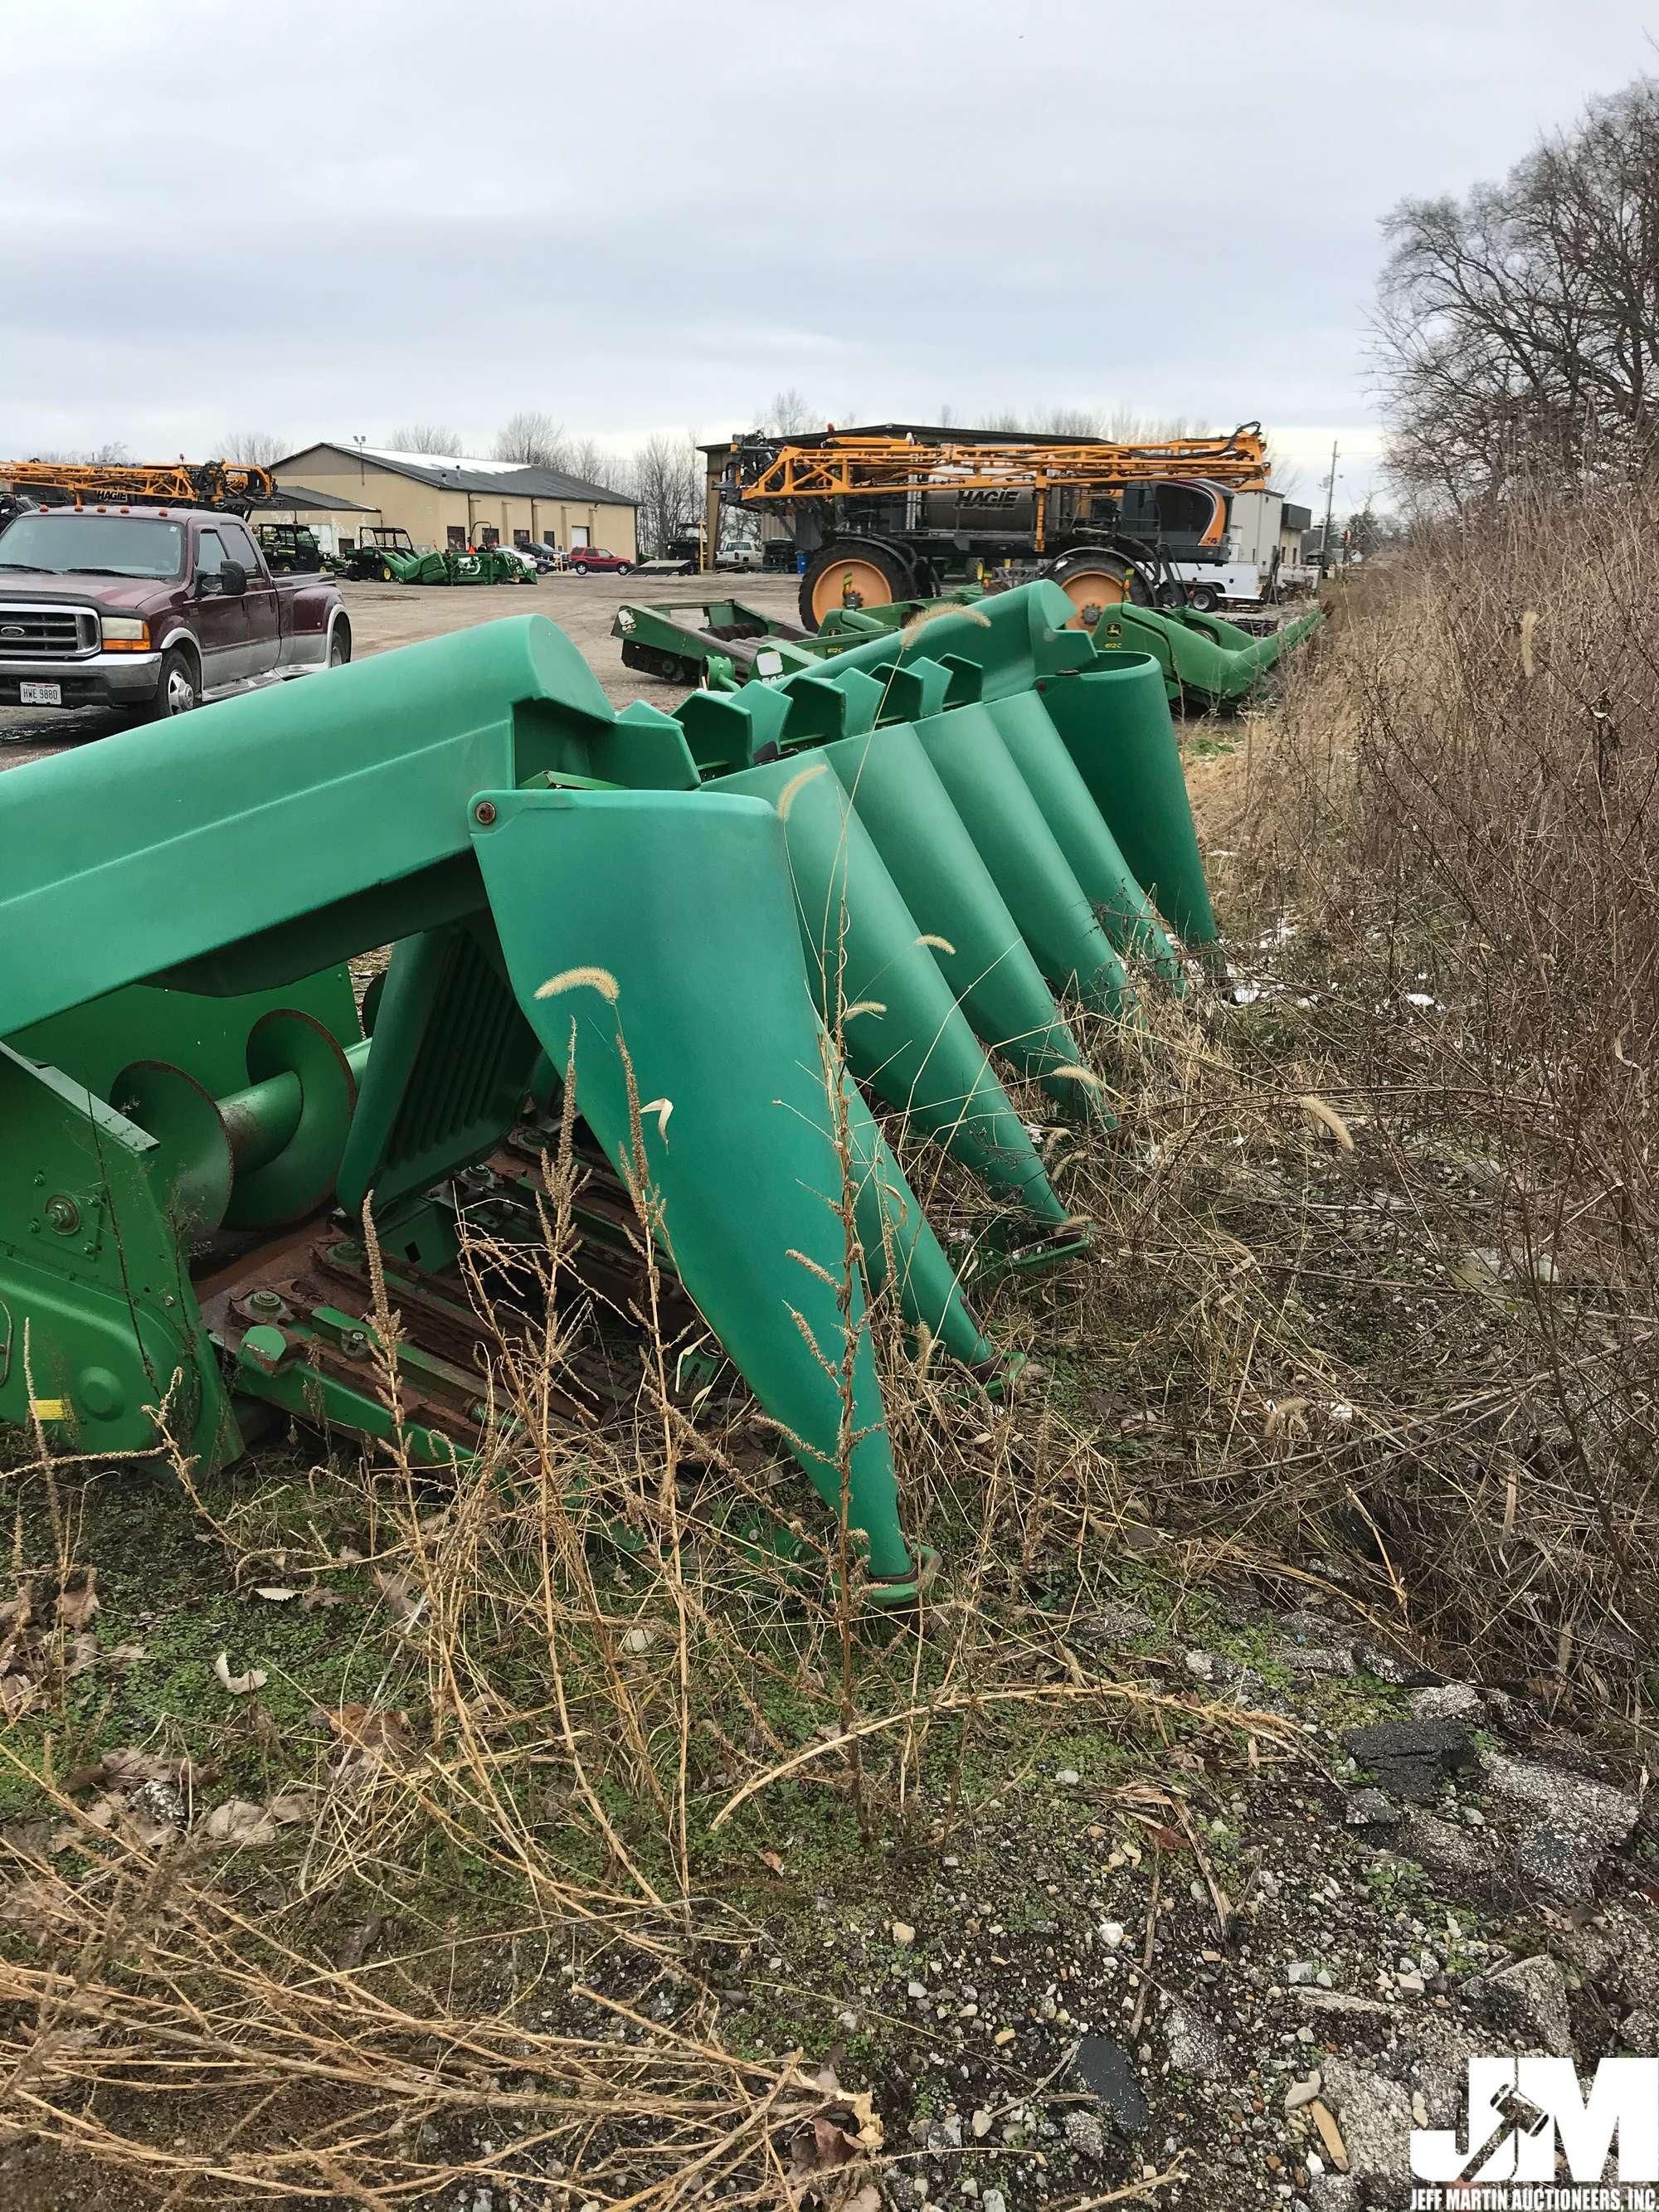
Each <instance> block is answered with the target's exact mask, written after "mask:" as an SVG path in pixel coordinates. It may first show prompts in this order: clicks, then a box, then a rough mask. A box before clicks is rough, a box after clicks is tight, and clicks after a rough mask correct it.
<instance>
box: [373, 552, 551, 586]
mask: <svg viewBox="0 0 1659 2212" xmlns="http://www.w3.org/2000/svg"><path fill="white" fill-rule="evenodd" d="M374 558H375V561H376V563H377V564H378V568H379V570H380V573H381V574H385V575H387V576H389V577H391V578H392V579H393V580H395V581H397V582H398V583H399V584H533V583H534V582H535V581H536V580H537V578H536V574H535V571H534V570H533V569H532V568H526V567H525V564H524V562H522V561H519V560H515V559H514V557H513V555H512V554H510V553H508V552H506V551H504V550H502V548H501V547H500V546H499V545H481V546H478V547H477V549H476V550H472V551H469V552H465V553H460V552H457V551H456V550H454V548H453V546H446V547H445V548H443V549H442V550H441V551H436V552H429V553H399V552H398V551H396V550H393V549H387V550H385V551H381V552H377V553H376V555H375V556H374Z"/></svg>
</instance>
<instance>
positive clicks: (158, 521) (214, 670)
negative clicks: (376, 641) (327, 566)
mask: <svg viewBox="0 0 1659 2212" xmlns="http://www.w3.org/2000/svg"><path fill="white" fill-rule="evenodd" d="M350 658H351V625H350V623H349V622H348V621H347V619H346V613H345V607H344V604H343V601H342V599H341V598H340V594H339V592H337V590H336V589H335V587H334V586H333V585H332V584H331V583H330V582H329V581H328V580H326V579H325V578H323V577H319V576H273V575H272V574H271V573H270V568H268V567H267V565H266V562H265V557H264V554H263V553H262V552H261V551H260V550H259V548H258V544H256V542H255V540H254V538H253V535H252V532H251V531H250V530H249V529H248V527H247V526H246V524H245V523H243V522H241V521H240V520H238V519H237V518H236V516H234V515H232V514H221V513H216V512H210V511H204V510H200V509H197V508H185V507H26V508H25V509H24V510H23V512H22V513H21V514H18V515H16V516H15V517H14V519H13V520H11V521H10V522H9V523H8V524H7V526H6V527H5V528H4V530H3V531H0V704H5V705H9V706H14V707H117V708H122V709H124V710H125V712H127V713H129V714H133V715H135V716H137V718H139V719H140V720H144V721H151V720H159V719H160V718H161V717H162V716H164V715H167V714H188V713H189V711H190V709H191V708H192V707H199V706H200V705H201V704H202V703H203V702H204V701H205V700H209V699H217V698H222V697H224V696H226V695H227V694H228V693H231V692H235V691H242V690H248V689H249V688H250V687H251V686H252V685H255V684H270V683H274V682H276V680H278V679H279V678H283V677H288V676H301V675H305V674H307V673H309V672H310V671H312V670H313V669H319V668H335V667H337V666H338V665H340V663H341V662H342V661H345V660H349V659H350Z"/></svg>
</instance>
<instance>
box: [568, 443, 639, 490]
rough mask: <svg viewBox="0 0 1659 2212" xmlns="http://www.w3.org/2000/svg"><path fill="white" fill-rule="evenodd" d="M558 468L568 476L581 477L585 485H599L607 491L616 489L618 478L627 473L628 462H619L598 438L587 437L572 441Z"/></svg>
mask: <svg viewBox="0 0 1659 2212" xmlns="http://www.w3.org/2000/svg"><path fill="white" fill-rule="evenodd" d="M557 466H558V467H560V468H562V470H563V471H564V472H565V474H566V475H567V476H573V477H580V479H581V481H582V482H583V483H593V484H599V485H601V486H602V487H604V488H605V489H606V490H612V489H616V488H617V477H618V476H619V475H623V474H626V471H627V464H626V462H619V461H618V459H617V456H616V455H615V454H614V453H611V451H610V449H609V447H605V446H602V445H601V444H600V443H599V440H598V439H597V438H586V437H584V438H572V439H570V440H569V441H568V443H567V444H566V446H565V448H564V453H563V456H562V459H560V460H559V462H558V463H557Z"/></svg>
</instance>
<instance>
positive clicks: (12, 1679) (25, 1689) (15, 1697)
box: [0, 1674, 39, 1721]
mask: <svg viewBox="0 0 1659 2212" xmlns="http://www.w3.org/2000/svg"><path fill="white" fill-rule="evenodd" d="M38 1695H39V1692H38V1691H37V1689H36V1687H35V1685H34V1684H33V1682H31V1681H30V1680H29V1678H28V1676H27V1674H3V1675H0V1711H3V1713H4V1714H5V1717H6V1718H7V1719H8V1720H9V1721H15V1720H18V1719H20V1718H21V1717H22V1715H23V1714H25V1713H26V1712H27V1711H28V1709H29V1707H30V1706H31V1705H33V1703H34V1700H35V1699H36V1697H37V1696H38Z"/></svg>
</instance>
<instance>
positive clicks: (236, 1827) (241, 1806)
mask: <svg viewBox="0 0 1659 2212" xmlns="http://www.w3.org/2000/svg"><path fill="white" fill-rule="evenodd" d="M201 1833H202V1834H203V1835H204V1837H205V1838H206V1839H207V1841H208V1842H209V1843H210V1844H248V1845H250V1846H254V1845H258V1844H274V1843H275V1842H276V1821H275V1820H273V1819H272V1818H271V1816H270V1813H269V1812H268V1811H267V1810H266V1809H265V1808H264V1806H263V1805H256V1804H254V1803H253V1802H252V1801H251V1800H250V1799H248V1798H246V1797H228V1798H227V1799H226V1800H225V1802H224V1803H223V1804H222V1805H216V1806H215V1807H214V1808H213V1810H212V1811H211V1812H210V1814H208V1816H207V1818H206V1820H204V1821H203V1822H202V1825H201Z"/></svg>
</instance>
